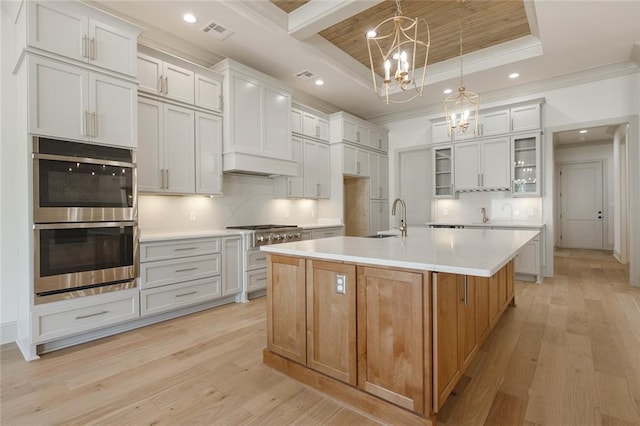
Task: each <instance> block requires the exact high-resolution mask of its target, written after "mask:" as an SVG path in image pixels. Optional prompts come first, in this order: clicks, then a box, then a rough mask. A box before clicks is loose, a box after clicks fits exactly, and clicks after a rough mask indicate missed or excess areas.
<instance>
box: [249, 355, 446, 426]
mask: <svg viewBox="0 0 640 426" xmlns="http://www.w3.org/2000/svg"><path fill="white" fill-rule="evenodd" d="M262 360H263V362H264V364H265V365H266V366H268V367H271V368H273V369H274V370H276V371H279V372H281V373H283V374H285V375H287V376H289V377H291V378H293V379H295V380H297V381H299V382H301V383H303V384H305V385H307V386H310V387H312V388H314V389H317V390H319V391H321V392H323V393H325V394H327V395H328V396H330V397H333V398H335V399H337V400H339V401H340V402H342V403H344V404H346V405H348V406H349V408H352V409H354V410H356V411H358V412H360V413H361V414H363V415H364V416H366V417H371V418H374V419H375V420H377V421H381V422H383V423H386V424H402V425H435V424H436V419H435V416H433V417H430V418H425V417H421V416H418V415H416V414H413V413H411V412H409V411H407V410H405V409H403V408H400V407H398V406H396V405H394V404H391V403H390V402H386V401H384V400H382V399H380V398H377V397H375V396H373V395H369V394H368V393H366V392H362V391H360V390H358V389H357V388H354V387H352V386H349V385H347V384H345V383H343V382H341V381H339V380H336V379H334V378H332V377H329V376H326V375H324V374H322V373H318V372H317V371H314V370H311V369H309V368H307V367H305V366H303V365H300V364H298V363H296V362H293V361H290V360H288V359H287V358H284V357H282V356H280V355H278V354H274V353H273V352H270V351H269V349H267V348H265V349H264V352H263V354H262Z"/></svg>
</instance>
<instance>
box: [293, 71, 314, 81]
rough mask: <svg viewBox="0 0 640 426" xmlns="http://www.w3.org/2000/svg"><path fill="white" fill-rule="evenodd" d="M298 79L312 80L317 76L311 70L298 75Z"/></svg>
mask: <svg viewBox="0 0 640 426" xmlns="http://www.w3.org/2000/svg"><path fill="white" fill-rule="evenodd" d="M296 77H297V78H299V79H301V80H311V79H312V78H313V77H315V74H314V73H312V72H311V71H309V70H304V71H300V72H298V73H296Z"/></svg>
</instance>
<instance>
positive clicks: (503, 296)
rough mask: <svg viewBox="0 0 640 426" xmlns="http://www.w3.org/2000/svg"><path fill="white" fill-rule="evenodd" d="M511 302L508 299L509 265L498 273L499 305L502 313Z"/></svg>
mask: <svg viewBox="0 0 640 426" xmlns="http://www.w3.org/2000/svg"><path fill="white" fill-rule="evenodd" d="M508 303H509V300H508V298H507V265H505V266H503V267H502V269H500V270H499V271H498V305H499V307H500V312H502V311H504V309H505V308H506V307H507V304H508Z"/></svg>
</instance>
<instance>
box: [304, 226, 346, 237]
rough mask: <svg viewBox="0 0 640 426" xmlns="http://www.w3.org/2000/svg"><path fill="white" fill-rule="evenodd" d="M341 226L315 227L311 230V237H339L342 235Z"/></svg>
mask: <svg viewBox="0 0 640 426" xmlns="http://www.w3.org/2000/svg"><path fill="white" fill-rule="evenodd" d="M343 232H344V231H343V229H342V226H334V227H331V228H316V229H312V230H311V239H312V240H317V239H319V238H331V237H341V236H342V235H343Z"/></svg>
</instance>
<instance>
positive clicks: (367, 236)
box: [364, 234, 397, 239]
mask: <svg viewBox="0 0 640 426" xmlns="http://www.w3.org/2000/svg"><path fill="white" fill-rule="evenodd" d="M389 237H397V235H389V234H376V235H365V236H364V238H378V239H380V238H389Z"/></svg>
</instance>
